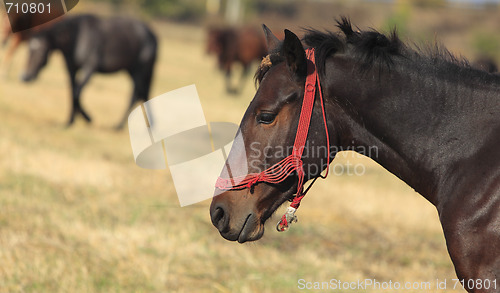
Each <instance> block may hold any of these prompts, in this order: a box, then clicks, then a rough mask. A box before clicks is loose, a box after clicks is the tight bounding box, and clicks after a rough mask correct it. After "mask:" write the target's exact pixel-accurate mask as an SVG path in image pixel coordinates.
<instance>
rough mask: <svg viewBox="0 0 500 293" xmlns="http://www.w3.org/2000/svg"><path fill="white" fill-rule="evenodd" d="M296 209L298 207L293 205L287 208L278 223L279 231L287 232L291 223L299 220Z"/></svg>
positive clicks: (277, 228)
mask: <svg viewBox="0 0 500 293" xmlns="http://www.w3.org/2000/svg"><path fill="white" fill-rule="evenodd" d="M296 210H297V209H295V208H292V207H288V208H287V209H286V213H285V214H284V215H283V216H282V217H281V220H280V221H279V222H278V224H277V225H276V230H278V232H285V231H286V230H288V228H289V225H290V224H292V223H294V222H297V221H298V218H297V216H296V215H295V211H296Z"/></svg>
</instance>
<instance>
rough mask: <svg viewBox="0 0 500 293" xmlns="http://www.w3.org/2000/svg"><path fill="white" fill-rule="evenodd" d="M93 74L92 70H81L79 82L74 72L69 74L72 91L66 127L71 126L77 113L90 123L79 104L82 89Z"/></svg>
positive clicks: (88, 117)
mask: <svg viewBox="0 0 500 293" xmlns="http://www.w3.org/2000/svg"><path fill="white" fill-rule="evenodd" d="M93 72H94V70H93V69H92V68H90V67H87V68H83V72H82V78H81V80H79V81H77V80H76V70H73V72H70V79H71V89H72V109H71V114H70V118H69V121H68V124H67V126H71V124H73V122H74V121H75V115H76V114H77V113H80V114H82V116H83V118H84V119H85V120H86V121H87V122H91V119H90V116H89V115H88V114H87V113H86V112H85V110H83V107H82V105H81V104H80V95H81V93H82V88H83V87H84V86H85V84H86V83H87V82H88V81H89V79H90V77H91V76H92V73H93Z"/></svg>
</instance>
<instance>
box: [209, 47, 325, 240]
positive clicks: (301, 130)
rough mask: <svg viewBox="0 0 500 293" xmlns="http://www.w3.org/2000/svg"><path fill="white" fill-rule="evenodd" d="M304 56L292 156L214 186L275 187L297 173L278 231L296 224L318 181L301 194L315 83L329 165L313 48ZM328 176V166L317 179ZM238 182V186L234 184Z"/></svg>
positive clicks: (218, 182) (322, 107)
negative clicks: (304, 74)
mask: <svg viewBox="0 0 500 293" xmlns="http://www.w3.org/2000/svg"><path fill="white" fill-rule="evenodd" d="M306 57H307V59H308V60H309V61H310V62H308V64H307V72H308V75H307V79H306V84H305V90H304V100H303V102H302V108H301V110H300V118H299V125H298V128H297V134H296V136H295V142H294V144H293V151H292V154H291V155H289V156H288V157H286V158H284V159H283V160H281V161H279V162H278V163H276V164H274V165H272V166H271V167H269V168H267V169H266V170H264V171H262V172H260V173H251V174H247V175H243V176H239V177H232V178H221V177H219V178H218V179H217V182H216V183H215V187H216V188H218V189H221V190H236V189H245V188H251V187H252V186H254V185H256V184H257V183H259V182H267V183H271V184H278V183H280V182H282V181H284V180H285V179H286V178H287V177H288V176H290V175H291V174H292V173H293V172H294V171H295V172H296V173H297V177H298V183H297V194H296V195H295V197H294V199H293V200H292V203H291V204H290V206H289V207H288V209H287V211H286V213H285V214H284V215H283V216H282V217H281V220H280V221H279V222H278V225H277V226H276V229H277V230H278V231H280V232H282V231H286V230H288V225H289V224H291V223H293V222H296V221H297V216H295V211H296V210H297V209H298V207H299V205H300V201H301V200H302V198H304V196H305V195H306V193H307V191H309V189H310V187H311V186H312V184H313V183H314V182H315V181H316V179H318V177H316V178H314V180H313V182H312V183H311V184H310V185H309V187H308V188H307V189H306V190H305V191H304V169H303V162H302V153H303V152H304V148H305V144H306V141H307V133H308V132H309V125H310V122H311V116H312V110H313V107H314V98H315V96H316V84H317V85H318V92H319V98H320V102H321V111H322V114H323V123H324V125H325V133H326V144H327V147H328V148H327V164H329V163H330V140H329V137H328V126H327V124H326V116H325V106H324V101H323V94H322V92H321V84H320V81H319V77H318V72H317V70H316V63H315V58H314V48H310V49H307V50H306ZM327 175H328V167H327V169H326V174H325V176H322V175H319V177H322V178H326V176H327ZM236 182H237V183H236Z"/></svg>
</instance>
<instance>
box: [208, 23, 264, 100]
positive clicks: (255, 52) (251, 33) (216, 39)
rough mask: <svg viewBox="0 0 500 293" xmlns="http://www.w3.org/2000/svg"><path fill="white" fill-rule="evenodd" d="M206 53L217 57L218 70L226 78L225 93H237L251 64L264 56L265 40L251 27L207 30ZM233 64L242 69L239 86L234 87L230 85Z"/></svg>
mask: <svg viewBox="0 0 500 293" xmlns="http://www.w3.org/2000/svg"><path fill="white" fill-rule="evenodd" d="M207 53H209V54H214V55H216V56H217V62H218V65H219V68H220V70H222V71H223V72H224V73H225V76H226V90H227V92H228V93H238V92H239V91H240V90H241V87H242V84H243V81H244V79H245V77H246V76H247V75H248V72H249V70H250V65H251V64H252V62H253V61H255V60H259V61H260V60H261V59H262V58H263V57H265V56H266V54H267V48H266V40H265V39H264V36H263V35H262V33H261V32H260V31H258V30H256V29H255V28H253V27H242V28H227V27H226V28H215V27H213V28H210V29H209V30H208V37H207ZM234 63H239V64H241V65H242V67H243V71H242V75H241V79H240V84H239V85H238V86H236V87H233V86H232V85H231V73H232V70H233V65H234Z"/></svg>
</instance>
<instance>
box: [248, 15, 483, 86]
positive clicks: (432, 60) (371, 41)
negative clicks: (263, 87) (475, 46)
mask: <svg viewBox="0 0 500 293" xmlns="http://www.w3.org/2000/svg"><path fill="white" fill-rule="evenodd" d="M336 26H337V27H338V28H339V29H340V32H331V31H319V30H315V29H305V31H306V34H305V36H304V38H303V42H304V44H305V45H306V46H307V47H312V48H315V51H316V65H317V67H318V71H319V72H320V74H324V72H325V61H326V59H327V58H328V57H330V56H332V55H333V54H335V53H343V54H346V55H348V56H351V57H353V59H355V60H358V63H359V69H360V71H361V72H364V71H368V70H370V69H371V68H373V67H375V66H377V65H378V66H382V67H385V68H387V69H388V70H391V69H393V68H394V67H395V66H397V65H398V64H403V63H405V64H408V63H411V64H412V66H419V67H420V66H422V65H423V66H425V65H426V64H427V65H428V66H429V68H431V67H432V68H436V67H439V68H441V69H444V70H446V71H448V72H449V71H450V70H451V71H454V72H456V71H460V70H467V71H476V70H475V69H473V68H472V67H471V66H470V64H469V62H468V61H467V59H465V58H463V57H457V56H455V55H454V54H453V53H451V52H450V51H448V50H447V49H446V48H445V47H443V46H442V45H440V44H437V43H434V44H432V45H426V46H423V47H419V46H417V45H414V48H410V47H409V46H407V45H406V44H404V43H403V42H402V41H401V39H400V38H399V36H398V33H397V30H396V28H394V29H392V30H391V31H390V32H389V33H388V34H387V35H385V34H382V33H380V32H378V31H377V30H375V29H370V30H367V31H360V30H359V29H357V28H356V30H354V29H353V26H352V24H351V21H350V20H349V19H348V18H347V17H341V18H340V20H337V25H336ZM279 49H280V48H278V49H277V50H275V52H271V53H270V54H269V60H271V63H272V65H270V66H269V65H267V66H263V64H261V66H260V67H259V69H258V70H257V72H256V74H255V82H256V83H259V82H260V81H261V80H262V78H263V77H264V75H265V73H266V72H267V71H268V70H269V69H270V67H272V66H274V65H276V64H278V63H281V62H283V61H284V59H283V57H281V56H279V51H280V50H279Z"/></svg>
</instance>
